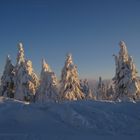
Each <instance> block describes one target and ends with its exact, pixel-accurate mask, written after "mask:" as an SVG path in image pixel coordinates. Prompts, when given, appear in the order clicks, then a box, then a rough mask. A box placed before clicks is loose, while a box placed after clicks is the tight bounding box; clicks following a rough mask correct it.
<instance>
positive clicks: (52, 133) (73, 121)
mask: <svg viewBox="0 0 140 140" xmlns="http://www.w3.org/2000/svg"><path fill="white" fill-rule="evenodd" d="M3 139H4V140H75V139H76V140H86V139H87V140H90V139H91V140H92V139H113V140H114V139H140V103H132V102H125V103H124V102H118V103H113V102H99V101H77V102H74V101H73V102H65V103H47V104H45V105H39V104H27V103H24V102H20V101H16V100H12V99H7V98H4V97H0V140H3Z"/></svg>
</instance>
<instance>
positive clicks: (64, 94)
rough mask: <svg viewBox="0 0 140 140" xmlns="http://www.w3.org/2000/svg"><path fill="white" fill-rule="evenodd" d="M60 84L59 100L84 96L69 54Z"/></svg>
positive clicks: (76, 98)
mask: <svg viewBox="0 0 140 140" xmlns="http://www.w3.org/2000/svg"><path fill="white" fill-rule="evenodd" d="M60 84H61V88H60V96H61V100H80V99H84V98H85V96H84V93H83V92H82V91H81V88H80V81H79V78H78V72H77V66H76V65H74V64H73V61H72V55H71V54H68V55H67V57H66V61H65V65H64V68H63V69H62V75H61V82H60Z"/></svg>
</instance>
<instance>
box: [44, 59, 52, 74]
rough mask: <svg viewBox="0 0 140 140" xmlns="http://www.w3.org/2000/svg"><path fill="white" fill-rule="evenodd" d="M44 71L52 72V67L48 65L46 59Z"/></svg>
mask: <svg viewBox="0 0 140 140" xmlns="http://www.w3.org/2000/svg"><path fill="white" fill-rule="evenodd" d="M42 70H44V71H48V72H51V68H50V66H49V65H48V64H47V62H46V60H45V59H42Z"/></svg>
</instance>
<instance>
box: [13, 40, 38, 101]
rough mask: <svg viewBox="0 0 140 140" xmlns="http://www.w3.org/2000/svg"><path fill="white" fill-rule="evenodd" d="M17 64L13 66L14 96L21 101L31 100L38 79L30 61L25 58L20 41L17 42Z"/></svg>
mask: <svg viewBox="0 0 140 140" xmlns="http://www.w3.org/2000/svg"><path fill="white" fill-rule="evenodd" d="M18 49H19V51H18V55H17V64H16V67H15V98H16V99H18V100H22V101H33V100H34V96H35V93H36V89H37V88H38V85H39V80H38V77H37V75H36V74H35V72H34V70H33V67H32V62H31V61H30V60H25V58H24V49H23V45H22V43H19V44H18Z"/></svg>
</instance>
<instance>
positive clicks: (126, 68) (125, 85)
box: [113, 41, 140, 100]
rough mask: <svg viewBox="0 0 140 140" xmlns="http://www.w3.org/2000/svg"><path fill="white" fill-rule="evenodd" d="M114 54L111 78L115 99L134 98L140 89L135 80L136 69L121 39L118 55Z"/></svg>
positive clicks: (139, 92)
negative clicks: (114, 65) (114, 70)
mask: <svg viewBox="0 0 140 140" xmlns="http://www.w3.org/2000/svg"><path fill="white" fill-rule="evenodd" d="M114 56H115V64H116V73H115V77H114V78H113V81H114V84H115V92H116V93H115V98H114V99H115V100H117V99H120V100H135V99H138V98H139V95H140V89H139V86H138V80H137V70H136V67H135V64H134V62H133V59H132V57H131V56H129V54H128V52H127V47H126V45H125V43H124V42H123V41H121V42H120V51H119V55H118V56H116V55H114Z"/></svg>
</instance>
